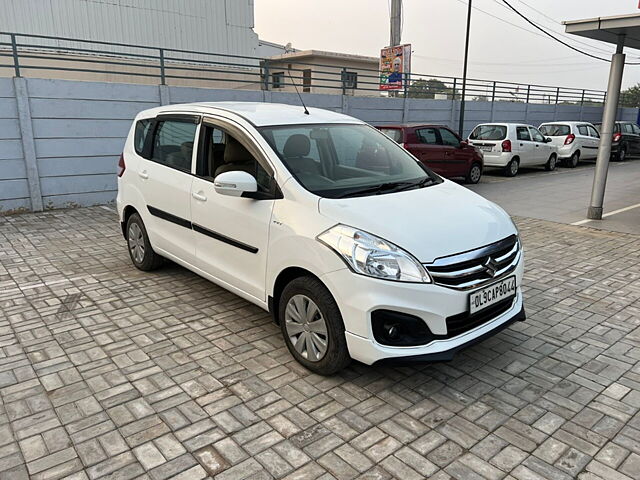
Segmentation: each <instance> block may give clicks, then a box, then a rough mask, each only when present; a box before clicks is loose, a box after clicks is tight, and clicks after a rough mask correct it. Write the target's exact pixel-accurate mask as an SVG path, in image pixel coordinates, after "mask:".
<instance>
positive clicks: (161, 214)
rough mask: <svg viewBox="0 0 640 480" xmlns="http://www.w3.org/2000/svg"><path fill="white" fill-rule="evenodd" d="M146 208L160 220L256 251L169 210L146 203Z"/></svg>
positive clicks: (246, 250)
mask: <svg viewBox="0 0 640 480" xmlns="http://www.w3.org/2000/svg"><path fill="white" fill-rule="evenodd" d="M147 210H149V213H150V214H151V215H153V216H154V217H158V218H161V219H162V220H166V221H167V222H171V223H175V224H176V225H180V226H181V227H184V228H188V229H190V230H191V229H193V230H194V231H196V232H198V233H201V234H203V235H206V236H208V237H211V238H214V239H216V240H218V241H220V242H223V243H226V244H228V245H231V246H233V247H236V248H239V249H240V250H244V251H245V252H250V253H258V248H256V247H253V246H251V245H247V244H246V243H242V242H240V241H238V240H234V239H233V238H229V237H227V236H226V235H222V234H221V233H218V232H214V231H212V230H209V229H208V228H205V227H202V226H200V225H196V224H195V223H191V222H190V221H189V220H186V219H184V218H181V217H178V216H176V215H173V214H171V213H169V212H165V211H164V210H160V209H159V208H156V207H152V206H150V205H147Z"/></svg>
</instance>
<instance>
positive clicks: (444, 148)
mask: <svg viewBox="0 0 640 480" xmlns="http://www.w3.org/2000/svg"><path fill="white" fill-rule="evenodd" d="M376 128H377V129H378V130H380V131H381V132H382V133H384V134H385V135H387V136H388V137H390V138H391V139H393V140H395V141H396V142H398V143H399V144H400V145H402V146H403V147H404V148H406V149H407V150H408V151H409V152H410V153H411V154H413V156H414V157H416V158H417V159H418V160H420V161H421V162H422V163H424V164H425V165H426V166H427V167H429V168H430V169H431V170H433V171H434V172H436V173H437V174H439V175H442V176H443V177H445V178H456V177H459V178H464V179H465V181H466V182H467V183H478V182H479V181H480V177H481V176H482V170H483V168H484V160H483V156H482V152H480V151H479V150H478V149H477V148H476V147H473V146H471V145H469V144H468V143H467V142H465V141H464V140H462V139H461V138H460V137H459V136H458V135H457V134H456V133H455V132H453V131H452V130H450V129H449V128H448V127H445V126H443V125H384V126H377V127H376Z"/></svg>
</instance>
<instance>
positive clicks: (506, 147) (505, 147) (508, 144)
mask: <svg viewBox="0 0 640 480" xmlns="http://www.w3.org/2000/svg"><path fill="white" fill-rule="evenodd" d="M502 151H503V152H510V151H511V140H505V141H504V142H502Z"/></svg>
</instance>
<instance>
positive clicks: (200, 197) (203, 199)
mask: <svg viewBox="0 0 640 480" xmlns="http://www.w3.org/2000/svg"><path fill="white" fill-rule="evenodd" d="M191 196H192V197H193V198H195V199H196V200H198V201H200V202H206V201H207V197H205V196H204V195H203V194H202V193H200V192H198V193H196V192H193V193H192V194H191Z"/></svg>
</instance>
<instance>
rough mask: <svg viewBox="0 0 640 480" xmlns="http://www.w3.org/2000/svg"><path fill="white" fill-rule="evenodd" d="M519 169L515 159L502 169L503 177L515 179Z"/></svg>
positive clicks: (518, 163)
mask: <svg viewBox="0 0 640 480" xmlns="http://www.w3.org/2000/svg"><path fill="white" fill-rule="evenodd" d="M519 169H520V162H518V160H517V159H515V158H514V159H513V160H511V161H510V162H509V163H507V166H506V167H504V175H505V177H515V176H516V175H517V174H518V170H519Z"/></svg>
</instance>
